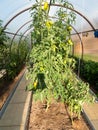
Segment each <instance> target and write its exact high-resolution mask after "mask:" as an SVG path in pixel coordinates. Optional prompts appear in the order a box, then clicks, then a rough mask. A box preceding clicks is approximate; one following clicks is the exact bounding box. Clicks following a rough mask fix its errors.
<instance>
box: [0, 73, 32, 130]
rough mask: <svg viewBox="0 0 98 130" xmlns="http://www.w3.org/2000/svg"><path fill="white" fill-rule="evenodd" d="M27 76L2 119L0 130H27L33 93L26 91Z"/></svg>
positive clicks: (21, 82) (19, 85)
mask: <svg viewBox="0 0 98 130" xmlns="http://www.w3.org/2000/svg"><path fill="white" fill-rule="evenodd" d="M26 85H27V81H26V79H25V74H24V76H23V77H22V79H21V81H20V82H19V84H18V86H17V89H16V91H15V93H14V94H13V96H12V98H11V100H10V102H9V104H8V106H7V108H6V110H5V112H4V113H3V115H2V117H1V119H0V130H25V129H26V125H27V117H28V114H29V109H30V101H31V98H32V93H31V92H28V91H25V89H26Z"/></svg>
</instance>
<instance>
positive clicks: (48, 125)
mask: <svg viewBox="0 0 98 130" xmlns="http://www.w3.org/2000/svg"><path fill="white" fill-rule="evenodd" d="M28 130H91V129H90V128H89V125H88V124H87V122H86V121H85V120H84V118H83V116H82V115H81V117H80V120H78V119H75V120H74V122H73V125H72V123H71V120H70V118H69V116H68V112H67V110H66V107H65V105H64V104H63V103H57V102H53V103H52V104H51V105H50V107H49V108H48V110H47V111H46V109H45V107H44V104H43V103H41V102H32V107H31V112H30V119H29V126H28Z"/></svg>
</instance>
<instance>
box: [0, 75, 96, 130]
mask: <svg viewBox="0 0 98 130" xmlns="http://www.w3.org/2000/svg"><path fill="white" fill-rule="evenodd" d="M26 85H27V81H26V79H25V74H24V75H23V77H22V79H21V80H20V82H19V84H18V86H17V88H16V91H15V93H14V94H13V96H12V98H11V100H10V102H9V104H8V106H7V108H6V109H5V112H4V113H3V115H2V117H1V119H0V130H27V119H28V115H29V110H30V102H31V99H32V93H31V92H28V91H25V89H26ZM83 109H84V113H85V116H86V118H87V120H88V122H89V123H90V125H91V127H92V130H98V103H94V104H85V105H84V107H83Z"/></svg>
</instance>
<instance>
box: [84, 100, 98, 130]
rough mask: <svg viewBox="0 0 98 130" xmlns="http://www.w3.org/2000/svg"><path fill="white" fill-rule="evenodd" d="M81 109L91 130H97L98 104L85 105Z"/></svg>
mask: <svg viewBox="0 0 98 130" xmlns="http://www.w3.org/2000/svg"><path fill="white" fill-rule="evenodd" d="M83 109H84V114H85V116H86V118H87V120H88V123H89V124H90V126H91V128H92V130H98V103H96V102H95V103H93V104H85V105H84V107H83Z"/></svg>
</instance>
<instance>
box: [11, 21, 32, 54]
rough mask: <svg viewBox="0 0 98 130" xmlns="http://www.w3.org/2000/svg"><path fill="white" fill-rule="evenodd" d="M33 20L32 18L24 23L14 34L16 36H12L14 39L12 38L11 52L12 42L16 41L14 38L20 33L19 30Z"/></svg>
mask: <svg viewBox="0 0 98 130" xmlns="http://www.w3.org/2000/svg"><path fill="white" fill-rule="evenodd" d="M31 21H32V20H29V21H27V22H26V23H24V24H23V25H22V26H21V27H20V28H19V29H18V30H17V31H16V33H15V34H14V36H13V38H12V40H11V44H10V52H11V47H12V43H13V41H14V38H15V37H16V35H17V34H18V32H19V31H20V30H21V29H22V28H23V27H24V26H25V25H26V24H28V23H30V22H31Z"/></svg>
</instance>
